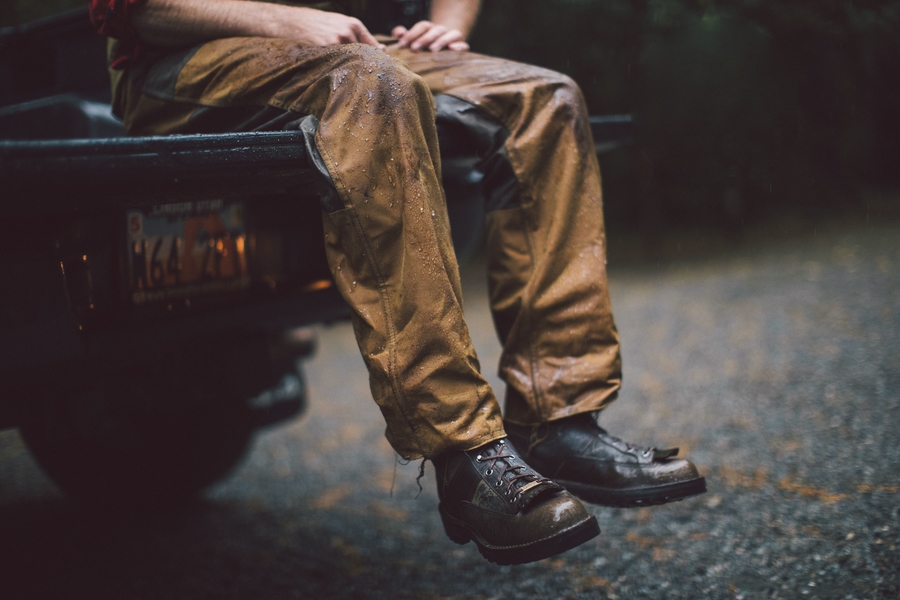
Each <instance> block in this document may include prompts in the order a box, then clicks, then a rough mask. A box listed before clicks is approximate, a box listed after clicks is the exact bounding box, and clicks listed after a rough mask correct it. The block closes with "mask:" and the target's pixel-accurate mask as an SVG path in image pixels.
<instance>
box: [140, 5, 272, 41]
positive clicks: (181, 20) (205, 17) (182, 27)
mask: <svg viewBox="0 0 900 600" xmlns="http://www.w3.org/2000/svg"><path fill="white" fill-rule="evenodd" d="M285 9H288V10H290V9H289V7H286V6H282V5H279V4H264V3H257V2H248V1H245V0H147V1H146V2H145V3H144V4H143V6H141V7H140V8H139V9H138V10H137V11H136V12H135V14H134V17H133V18H132V24H133V26H134V29H135V31H136V32H137V34H138V36H140V38H141V40H143V41H144V42H146V43H149V44H153V45H158V46H178V45H185V44H191V43H195V42H201V41H205V40H210V39H215V38H222V37H235V36H270V35H273V34H274V28H273V24H277V22H278V20H279V18H281V19H285V18H287V16H288V15H286V14H284V13H285Z"/></svg>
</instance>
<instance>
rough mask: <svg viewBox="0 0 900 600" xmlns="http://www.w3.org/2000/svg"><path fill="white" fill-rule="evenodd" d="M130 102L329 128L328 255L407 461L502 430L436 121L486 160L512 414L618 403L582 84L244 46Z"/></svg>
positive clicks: (183, 126) (275, 43)
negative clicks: (469, 309)
mask: <svg viewBox="0 0 900 600" xmlns="http://www.w3.org/2000/svg"><path fill="white" fill-rule="evenodd" d="M435 96H437V100H435ZM115 101H116V102H115V103H116V106H115V109H116V111H117V112H118V113H119V114H121V115H122V116H123V117H124V120H125V124H126V127H127V129H128V130H129V132H130V133H132V134H136V135H151V134H167V133H203V132H216V131H219V132H221V131H232V130H238V129H244V130H246V129H284V128H300V127H301V123H305V125H304V126H305V127H307V128H308V127H310V123H312V121H310V120H309V119H307V120H304V119H303V117H306V116H309V115H312V116H313V117H315V119H317V120H318V127H317V130H316V132H315V145H316V147H317V148H318V152H319V154H320V156H321V159H322V161H323V162H324V165H325V166H326V167H327V170H328V174H330V176H331V181H332V183H333V184H334V187H335V191H336V193H337V196H338V197H339V198H340V204H335V202H334V198H332V200H331V201H326V202H323V219H324V224H325V245H326V254H327V256H328V261H329V266H330V268H331V271H332V274H333V276H334V279H335V282H336V284H337V286H338V288H339V289H340V291H341V293H342V295H343V296H344V298H345V299H346V300H347V302H348V304H349V305H350V306H351V308H352V312H353V325H354V330H355V333H356V337H357V341H358V342H359V347H360V351H361V353H362V355H363V358H364V360H365V362H366V365H367V367H368V369H369V376H370V387H371V390H372V394H373V396H374V398H375V400H376V402H377V403H378V405H379V407H380V409H381V411H382V413H383V415H384V417H385V420H386V422H387V437H388V440H389V441H390V443H391V444H392V445H393V447H394V448H395V449H396V450H397V452H398V453H399V454H401V455H402V456H404V457H407V458H412V457H417V456H425V457H429V458H430V457H434V456H436V455H439V454H441V453H443V452H445V451H447V450H451V449H462V450H465V449H471V448H475V447H478V446H480V445H482V444H485V443H487V442H489V441H492V440H495V439H499V438H500V437H502V436H503V435H504V431H503V425H502V421H501V414H500V407H499V404H498V402H497V400H496V398H495V396H494V394H493V392H492V390H491V389H490V386H489V385H488V383H487V382H486V381H485V379H484V378H483V377H482V375H481V372H480V365H479V363H478V359H477V357H476V354H475V350H474V348H473V347H472V344H471V340H470V337H469V333H468V330H467V328H466V323H465V321H464V319H463V313H462V292H461V288H460V283H459V273H458V267H457V264H456V260H455V256H454V254H453V248H452V244H451V241H450V231H449V221H448V218H447V211H446V205H445V199H444V195H443V191H442V189H441V185H440V180H441V179H440V157H439V153H438V141H437V134H436V129H435V120H436V118H441V119H446V120H448V121H451V122H455V123H457V124H459V126H461V127H466V128H468V130H469V131H470V132H471V139H472V143H473V144H474V145H475V147H476V149H477V150H478V152H479V155H480V156H482V157H483V160H482V168H483V169H484V170H485V172H486V182H487V183H488V184H489V185H487V188H488V191H489V193H488V199H487V207H488V209H489V212H488V215H487V249H488V262H489V273H488V278H489V283H490V296H491V308H492V311H493V314H494V319H495V323H496V325H497V330H498V333H499V335H500V338H501V340H502V341H503V344H504V350H503V356H502V358H501V363H500V375H501V377H502V378H503V379H504V380H505V381H506V382H507V384H508V386H509V393H508V398H507V407H506V414H507V418H508V419H509V420H510V421H512V422H514V423H518V424H523V425H529V424H537V423H541V422H544V421H548V420H553V419H559V418H562V417H566V416H569V415H573V414H577V413H582V412H588V411H593V410H597V409H599V408H602V407H603V406H604V405H605V404H607V403H608V402H609V401H610V400H611V399H612V398H613V397H614V395H615V392H616V390H617V389H618V387H619V383H620V378H621V377H620V360H619V350H618V334H617V332H616V328H615V325H614V322H613V318H612V313H611V310H610V303H609V296H608V292H607V281H606V267H605V236H604V229H603V217H602V203H601V193H600V175H599V169H598V165H597V160H596V156H595V154H594V150H593V142H592V140H591V135H590V130H589V127H588V120H587V114H586V112H585V108H584V101H583V98H582V96H581V93H580V91H579V90H578V88H577V86H576V85H575V84H574V83H573V82H572V81H571V80H570V79H569V78H567V77H565V76H563V75H560V74H558V73H554V72H552V71H548V70H545V69H541V68H537V67H532V66H527V65H523V64H519V63H514V62H510V61H506V60H500V59H495V58H490V57H486V56H481V55H478V54H474V53H457V52H439V53H413V52H411V51H408V50H404V49H398V48H389V50H388V51H387V52H383V51H381V50H378V49H376V48H372V47H369V46H364V45H360V44H348V45H343V46H332V47H300V46H297V45H296V44H295V43H293V42H291V41H289V40H280V39H266V38H229V39H222V40H215V41H211V42H208V43H206V44H202V45H200V46H198V47H195V48H190V49H184V50H179V51H176V52H171V53H168V54H166V55H165V56H163V57H162V58H160V59H159V60H157V61H155V62H152V63H151V62H145V63H144V64H141V65H136V66H135V68H133V69H131V70H130V71H129V72H128V74H127V76H126V77H124V78H122V80H121V85H120V86H119V88H118V93H117V94H116V96H115ZM436 105H437V107H438V109H439V110H438V114H437V115H436V110H435V107H436Z"/></svg>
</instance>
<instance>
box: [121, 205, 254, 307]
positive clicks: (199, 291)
mask: <svg viewBox="0 0 900 600" xmlns="http://www.w3.org/2000/svg"><path fill="white" fill-rule="evenodd" d="M126 218H127V236H128V238H127V239H128V272H129V283H130V290H129V291H130V294H131V300H132V302H134V303H135V304H147V303H153V302H169V301H171V300H175V299H189V298H191V297H193V296H199V295H208V294H215V293H224V292H232V291H237V290H242V289H246V288H247V287H249V285H250V278H249V276H248V274H247V256H246V241H247V230H246V225H245V222H244V204H243V203H242V202H226V201H224V200H204V201H193V202H178V203H172V204H160V205H157V206H154V207H152V208H149V209H134V210H129V211H127V213H126Z"/></svg>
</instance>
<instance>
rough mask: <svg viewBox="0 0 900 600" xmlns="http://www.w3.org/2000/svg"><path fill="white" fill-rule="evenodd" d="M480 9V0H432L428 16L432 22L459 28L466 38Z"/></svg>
mask: <svg viewBox="0 0 900 600" xmlns="http://www.w3.org/2000/svg"><path fill="white" fill-rule="evenodd" d="M480 9H481V0H432V3H431V17H430V18H431V22H432V23H435V24H437V25H443V26H445V27H446V28H447V29H458V30H460V31H461V32H462V34H463V38H467V37H469V33H471V31H472V27H474V26H475V20H476V19H477V18H478V11H479V10H480Z"/></svg>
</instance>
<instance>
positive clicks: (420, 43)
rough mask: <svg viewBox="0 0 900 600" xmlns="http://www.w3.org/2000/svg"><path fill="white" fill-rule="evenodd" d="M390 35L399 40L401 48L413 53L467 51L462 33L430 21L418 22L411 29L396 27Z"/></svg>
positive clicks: (467, 47)
mask: <svg viewBox="0 0 900 600" xmlns="http://www.w3.org/2000/svg"><path fill="white" fill-rule="evenodd" d="M391 35H393V36H394V37H395V38H397V39H398V40H400V43H399V46H400V47H401V48H409V49H410V50H412V51H414V52H422V51H424V50H430V51H431V52H438V51H440V50H444V49H448V50H456V51H458V52H463V51H465V50H468V49H469V44H467V43H466V41H465V36H464V35H463V33H462V31H460V30H459V29H450V28H448V27H446V26H444V25H438V24H436V23H432V22H431V21H419V22H418V23H416V24H415V25H413V26H412V28H411V29H407V28H406V27H403V26H402V25H398V26H397V27H394V30H393V31H392V32H391Z"/></svg>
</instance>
